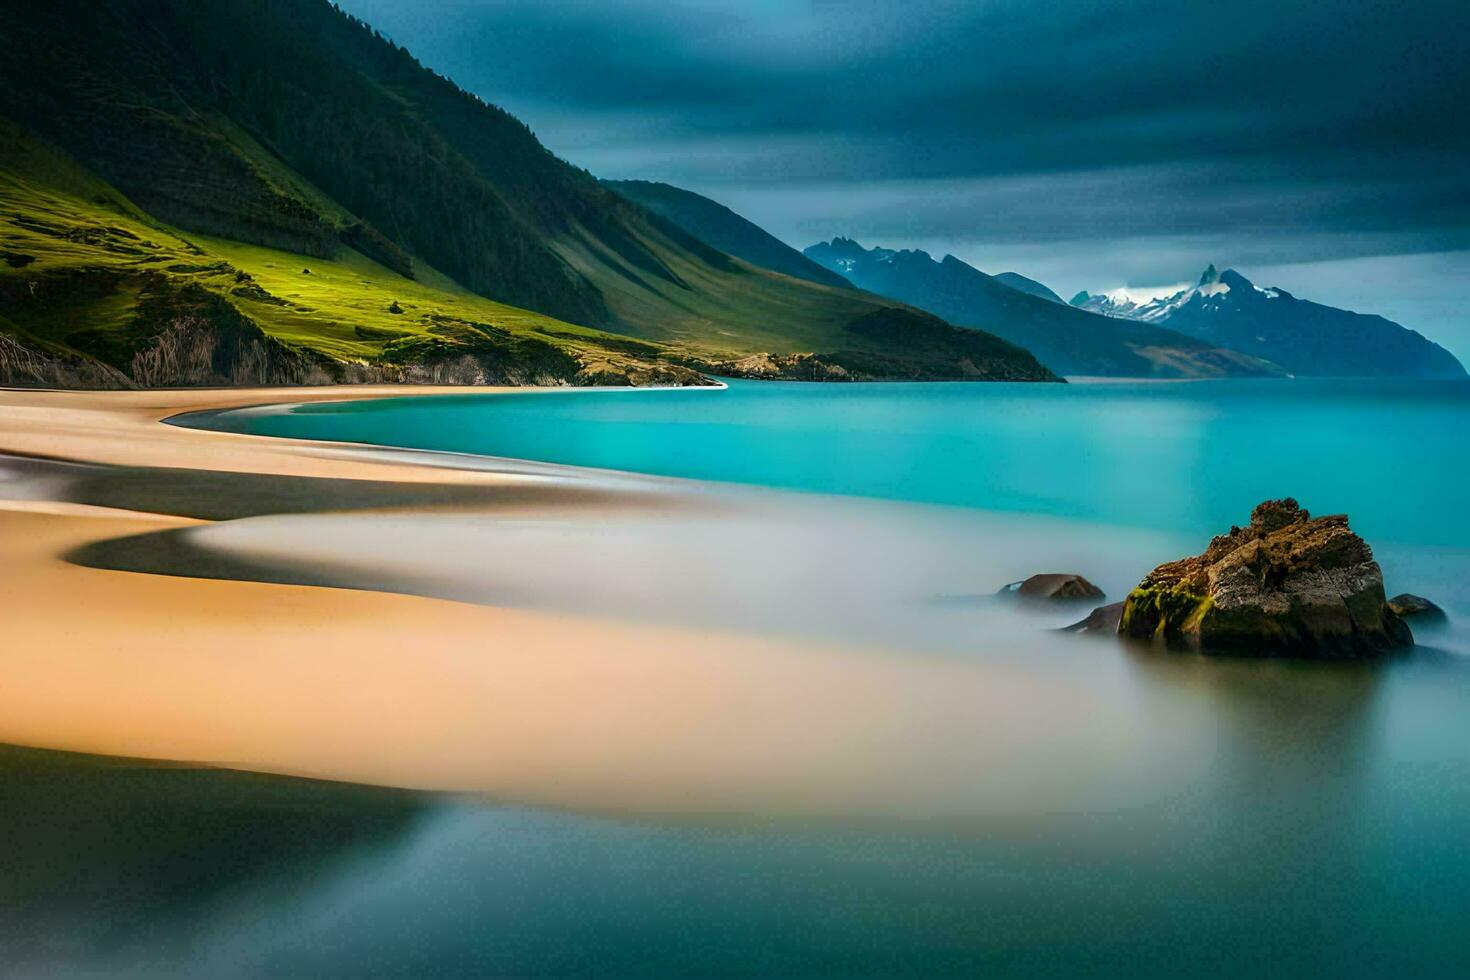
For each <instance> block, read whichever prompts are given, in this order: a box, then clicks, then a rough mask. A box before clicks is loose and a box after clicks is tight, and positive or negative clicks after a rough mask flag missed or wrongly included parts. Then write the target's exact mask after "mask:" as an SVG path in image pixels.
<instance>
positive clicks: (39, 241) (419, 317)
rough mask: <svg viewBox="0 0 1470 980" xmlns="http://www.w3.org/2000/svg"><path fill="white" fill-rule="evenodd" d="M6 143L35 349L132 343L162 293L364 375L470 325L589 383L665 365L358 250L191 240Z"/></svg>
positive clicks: (12, 244) (5, 177)
mask: <svg viewBox="0 0 1470 980" xmlns="http://www.w3.org/2000/svg"><path fill="white" fill-rule="evenodd" d="M3 135H5V136H6V138H7V140H6V146H7V149H6V151H5V152H4V154H3V155H0V164H3V165H4V168H3V170H0V253H3V254H4V255H5V256H9V257H14V262H3V263H0V294H3V295H4V296H5V297H7V298H8V299H9V301H8V302H6V303H5V304H4V307H3V310H4V318H3V320H0V327H8V328H9V331H8V332H10V333H12V334H14V335H17V336H19V337H21V338H22V339H23V341H24V342H27V343H29V344H30V345H31V346H32V347H36V346H39V347H41V348H43V349H44V350H46V351H48V352H52V353H61V354H68V355H80V354H83V353H88V352H90V353H95V348H96V343H95V341H96V337H97V335H99V334H100V335H111V336H115V337H119V338H121V337H123V336H124V335H125V334H127V332H128V331H129V330H130V329H131V328H132V326H133V324H134V323H135V321H136V319H137V317H138V315H139V301H140V297H141V295H142V294H143V293H144V291H145V290H149V289H153V288H156V287H157V286H158V284H160V283H161V284H166V285H168V286H172V287H180V286H185V285H197V286H199V287H201V288H203V289H206V290H208V291H209V292H211V293H213V294H216V295H218V296H220V297H223V298H225V299H226V300H227V302H229V303H230V304H231V305H232V306H233V307H234V308H235V309H237V310H238V311H239V312H240V313H242V314H244V315H245V316H246V317H248V318H249V319H250V320H251V321H253V322H254V323H255V324H257V325H258V326H259V327H260V328H261V329H262V330H263V331H264V332H265V333H266V334H267V335H269V336H271V337H274V338H276V339H277V340H280V341H282V342H283V343H285V344H287V345H288V346H291V347H294V348H304V349H310V350H313V351H319V352H321V353H323V354H326V355H328V356H329V357H332V358H335V359H339V360H343V361H350V362H361V363H364V364H372V363H375V362H380V361H384V360H385V358H386V359H389V360H391V358H392V354H393V351H394V350H395V349H398V350H402V349H403V348H404V347H405V345H409V346H410V347H411V345H413V344H414V343H416V342H420V343H421V342H429V343H434V344H443V343H446V342H452V341H453V340H454V339H455V337H456V335H457V334H458V333H460V332H462V331H464V330H465V329H466V325H473V324H479V325H486V326H489V327H492V328H494V329H495V330H496V331H504V332H505V333H506V334H507V335H509V338H510V339H511V340H520V339H525V340H531V341H546V342H548V343H551V344H553V345H555V346H556V347H558V348H560V349H562V350H565V351H568V352H569V353H571V354H572V355H573V356H575V357H577V358H578V359H579V360H580V361H581V362H582V365H583V367H584V369H585V370H587V371H588V372H590V373H596V372H598V371H600V370H603V369H607V370H611V371H623V372H626V371H628V370H629V369H633V370H635V371H636V370H638V369H640V368H641V367H644V366H645V365H653V364H656V362H657V361H658V360H659V358H660V356H661V355H664V354H666V352H664V351H661V350H660V349H658V348H656V347H654V346H653V345H643V349H641V350H640V349H639V347H638V345H636V344H633V343H630V342H629V341H628V340H627V339H626V338H621V337H614V336H612V335H609V334H606V333H604V332H602V331H598V330H592V329H588V328H585V327H580V326H577V325H574V324H570V323H565V322H563V321H560V320H557V319H555V318H553V317H548V316H544V315H542V314H538V313H532V312H528V311H526V310H521V309H518V308H516V307H513V306H508V305H506V304H503V303H497V302H495V301H493V300H489V299H486V298H484V297H482V296H478V295H476V294H474V293H471V292H469V291H467V290H465V289H462V288H460V287H459V286H457V285H455V284H454V283H453V282H452V281H450V280H448V279H447V278H445V277H443V276H441V275H439V274H437V273H435V272H433V270H430V269H427V268H423V267H421V268H420V271H419V273H418V278H417V279H416V280H411V279H407V278H404V277H403V276H401V275H399V274H397V273H395V272H393V271H392V270H390V269H387V268H385V267H384V266H382V265H380V264H378V263H376V262H374V261H372V260H371V259H369V258H367V257H365V256H363V255H361V254H359V253H357V252H355V251H352V250H351V249H346V248H342V249H340V250H339V253H338V256H337V257H336V258H333V259H325V258H319V257H313V256H304V255H301V254H299V253H293V252H285V251H281V250H278V249H271V248H266V247H263V246H258V245H249V244H245V243H242V242H237V241H230V240H227V239H220V238H213V237H209V236H203V235H196V234H186V233H183V232H180V231H178V230H177V229H172V228H170V227H169V226H167V225H165V224H162V223H161V222H157V221H154V220H152V219H151V218H149V217H148V216H147V215H145V214H143V213H142V212H140V211H138V209H136V208H135V207H133V206H132V205H131V204H130V203H129V202H128V201H127V200H126V199H125V198H123V197H122V196H121V195H120V194H118V193H117V192H116V191H114V190H112V189H111V188H110V187H108V186H107V185H106V184H105V183H104V182H102V181H100V180H99V179H97V178H96V177H94V176H92V175H89V174H88V173H86V171H84V170H82V169H81V168H80V167H77V166H76V165H75V164H73V163H71V162H70V161H68V160H67V159H66V158H65V156H64V154H60V153H59V152H57V151H55V150H54V149H52V148H49V147H47V146H46V145H45V144H44V143H41V142H40V141H36V140H31V139H26V138H25V137H24V135H23V134H21V133H20V132H19V131H18V130H16V129H15V128H14V127H8V128H6V129H5V130H4V132H3ZM40 174H44V175H45V176H44V177H42V176H39V175H40ZM42 181H44V183H43V182H42ZM305 269H310V273H309V274H307V273H305V272H304V271H303V270H305ZM33 286H34V287H38V288H33ZM395 307H396V309H397V310H400V311H401V312H393V309H394V308H395ZM84 338H92V339H93V343H91V344H83V343H81V340H82V339H84ZM395 345H396V348H395ZM114 366H117V367H120V368H121V367H123V365H122V364H114Z"/></svg>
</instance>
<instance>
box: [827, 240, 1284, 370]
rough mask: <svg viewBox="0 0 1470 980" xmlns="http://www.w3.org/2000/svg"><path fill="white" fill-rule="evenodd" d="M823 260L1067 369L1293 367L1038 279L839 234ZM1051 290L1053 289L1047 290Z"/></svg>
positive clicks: (880, 290)
mask: <svg viewBox="0 0 1470 980" xmlns="http://www.w3.org/2000/svg"><path fill="white" fill-rule="evenodd" d="M804 254H805V255H806V256H807V257H808V258H810V259H812V260H813V261H815V262H817V263H819V264H821V265H823V266H825V267H826V268H828V269H831V270H832V271H834V272H837V273H839V274H841V275H842V276H844V277H845V278H846V279H847V280H848V281H849V282H851V283H853V284H854V285H856V286H858V287H860V288H862V289H866V290H869V291H870V292H873V293H877V294H879V295H882V296H888V297H891V298H893V299H896V300H901V301H902V302H905V303H909V304H911V305H913V306H917V307H919V308H920V309H924V310H928V311H929V312H931V313H934V314H937V315H938V316H941V317H943V318H944V319H946V320H948V321H950V322H951V323H955V324H959V325H960V326H966V327H974V328H976V329H981V330H986V331H989V332H991V333H994V334H996V335H997V336H1000V337H1004V338H1005V339H1006V340H1009V341H1010V342H1011V343H1013V344H1019V345H1020V346H1022V347H1025V348H1026V349H1027V350H1030V351H1032V352H1033V353H1034V354H1036V356H1037V357H1038V358H1040V359H1041V361H1042V363H1043V364H1046V365H1047V366H1048V367H1050V368H1051V369H1052V370H1054V371H1057V372H1058V373H1061V374H1070V375H1104V376H1108V375H1110V376H1122V377H1169V378H1178V377H1191V378H1213V377H1242V376H1249V377H1261V376H1279V375H1281V374H1284V373H1285V372H1284V371H1283V370H1282V369H1281V368H1279V367H1277V366H1276V365H1275V364H1273V363H1271V362H1270V361H1268V360H1265V359H1263V358H1259V357H1254V356H1251V355H1248V354H1243V353H1240V352H1238V351H1236V350H1232V349H1230V348H1228V347H1225V346H1222V345H1218V344H1213V343H1209V342H1207V341H1202V340H1199V339H1197V338H1194V337H1190V336H1187V335H1185V334H1182V333H1179V332H1177V331H1174V330H1170V329H1167V328H1165V327H1161V326H1156V325H1154V324H1151V323H1144V322H1135V321H1132V320H1124V319H1118V318H1114V317H1104V316H1098V315H1096V314H1094V313H1090V312H1087V311H1084V310H1079V309H1075V308H1073V307H1070V306H1067V305H1066V304H1064V303H1061V302H1060V300H1059V298H1058V297H1057V296H1056V294H1055V293H1052V292H1051V290H1049V289H1046V287H1044V286H1042V285H1041V284H1040V283H1036V282H1034V281H1032V280H1024V283H1022V284H1023V285H1029V288H1027V289H1025V290H1022V289H1019V288H1016V287H1015V286H1013V285H1010V284H1008V283H1016V282H1017V281H1018V280H1022V279H1024V277H1020V276H1016V275H1015V274H1014V273H1012V274H1011V275H1010V276H1009V277H1008V280H1007V281H1003V280H1001V279H1000V278H999V277H996V276H989V275H986V274H985V273H984V272H981V271H980V270H979V269H976V268H974V267H973V266H970V265H967V264H966V263H964V262H962V261H960V260H959V259H957V258H955V257H954V256H953V255H946V256H945V257H944V258H943V260H935V259H934V258H933V257H932V256H930V255H929V253H927V252H923V251H911V250H905V251H895V250H893V249H887V248H871V249H869V248H864V247H863V246H862V245H860V244H858V243H857V242H856V241H853V240H852V239H850V238H834V239H832V241H830V242H821V243H819V244H816V245H813V246H811V247H810V248H807V249H806V250H805V252H804ZM1038 290H1044V291H1045V292H1044V295H1038V294H1037V291H1038Z"/></svg>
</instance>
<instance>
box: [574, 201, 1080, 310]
mask: <svg viewBox="0 0 1470 980" xmlns="http://www.w3.org/2000/svg"><path fill="white" fill-rule="evenodd" d="M602 183H603V186H605V187H611V188H612V189H613V190H614V191H616V192H617V193H618V194H620V195H622V196H623V197H625V198H627V199H628V200H630V201H632V202H633V203H635V204H640V205H642V206H643V207H645V208H647V209H648V210H650V211H652V212H653V213H654V214H656V215H658V216H659V217H661V218H664V219H666V220H667V221H669V222H670V223H671V224H673V225H675V226H676V227H678V228H681V229H683V230H684V231H686V232H688V233H689V234H690V235H693V236H694V237H695V238H697V239H699V240H700V241H702V242H704V243H705V244H706V245H712V246H714V247H715V248H717V249H719V250H720V251H721V252H724V253H725V254H727V255H733V256H735V257H736V258H738V259H744V260H745V261H747V262H749V263H750V264H751V265H759V266H764V267H765V268H767V269H772V270H775V271H776V272H784V273H785V274H786V275H788V276H795V277H796V278H798V279H806V280H809V281H811V282H817V283H821V284H822V285H824V286H837V287H839V288H846V287H850V286H851V285H852V284H851V283H850V282H848V281H847V280H846V279H844V278H842V277H841V276H839V275H838V274H837V273H835V272H832V271H831V270H830V269H826V268H823V267H822V266H820V265H818V264H817V263H815V262H813V261H812V260H811V259H809V258H807V257H806V256H805V255H802V254H801V253H800V252H798V251H797V250H796V249H794V248H792V247H791V246H790V245H787V244H786V243H785V242H783V241H781V239H779V238H777V237H776V236H775V235H772V234H771V233H770V232H768V231H766V230H765V229H764V228H761V227H760V226H759V225H756V224H754V223H753V222H751V221H748V220H746V219H745V218H742V217H741V216H740V215H738V214H736V213H735V212H734V211H731V210H730V209H729V208H727V207H725V206H724V205H723V204H720V203H719V202H717V201H712V200H710V199H709V198H707V197H703V196H702V195H699V194H696V193H694V192H693V191H686V190H684V189H683V188H680V187H674V186H673V185H672V184H661V183H659V182H657V181H652V180H604V181H603V182H602ZM1058 302H1060V301H1058Z"/></svg>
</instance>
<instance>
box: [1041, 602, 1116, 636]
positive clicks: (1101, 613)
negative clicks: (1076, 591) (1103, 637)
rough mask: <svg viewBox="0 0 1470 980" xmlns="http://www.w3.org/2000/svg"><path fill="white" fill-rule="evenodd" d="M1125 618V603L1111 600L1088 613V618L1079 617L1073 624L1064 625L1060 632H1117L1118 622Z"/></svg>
mask: <svg viewBox="0 0 1470 980" xmlns="http://www.w3.org/2000/svg"><path fill="white" fill-rule="evenodd" d="M1122 619H1123V603H1121V602H1110V603H1108V604H1107V605H1106V606H1098V607H1097V608H1096V609H1094V610H1093V611H1092V612H1090V613H1088V614H1087V618H1086V619H1079V620H1078V621H1077V622H1075V623H1073V624H1072V625H1071V626H1063V627H1062V628H1061V629H1059V630H1058V631H1057V632H1059V633H1116V632H1118V623H1119V622H1121V621H1122Z"/></svg>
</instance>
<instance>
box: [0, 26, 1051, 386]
mask: <svg viewBox="0 0 1470 980" xmlns="http://www.w3.org/2000/svg"><path fill="white" fill-rule="evenodd" d="M0 120H4V125H5V132H6V136H7V138H6V148H5V150H4V151H3V159H0V177H3V181H0V249H4V250H5V251H6V252H7V254H13V255H14V256H16V257H17V258H15V259H14V260H13V261H11V260H9V259H7V261H6V263H5V264H4V265H0V335H3V337H5V338H7V339H5V341H4V344H3V345H0V370H4V371H7V372H8V375H7V377H9V378H11V379H12V382H13V383H76V384H81V383H113V384H124V383H133V384H160V383H174V384H189V383H224V382H226V381H228V382H243V381H247V380H249V381H257V382H261V383H280V382H295V381H299V380H306V379H315V380H322V379H325V378H330V379H334V380H373V379H378V378H385V379H392V378H403V379H407V380H412V379H421V380H444V381H492V380H508V381H521V380H533V379H539V380H544V381H551V380H555V381H564V382H578V383H587V382H589V381H596V380H602V381H608V382H615V383H644V382H647V381H668V382H682V381H692V380H696V375H695V372H697V371H725V372H732V373H743V372H750V373H755V374H759V375H768V374H777V375H785V376H801V377H806V376H818V374H819V373H820V372H817V371H815V370H813V369H812V365H813V364H819V365H823V366H824V367H823V371H826V370H827V369H828V368H830V369H832V370H831V371H830V372H829V373H827V374H823V375H822V376H832V377H844V376H845V377H903V378H946V377H975V378H991V377H995V378H1018V379H1049V378H1051V377H1052V376H1051V374H1050V372H1048V371H1047V370H1046V369H1045V368H1043V367H1041V366H1040V365H1039V364H1038V363H1037V362H1036V361H1035V359H1034V358H1032V357H1031V356H1030V355H1029V354H1027V353H1026V352H1025V351H1022V350H1020V349H1018V348H1015V347H1012V346H1010V345H1008V344H1005V343H1004V342H1002V341H999V340H997V339H995V338H992V337H988V336H987V335H984V334H980V333H978V332H976V331H960V330H957V329H955V328H952V327H949V326H948V325H947V324H942V323H941V322H940V321H932V322H930V320H928V319H922V318H910V319H906V320H904V322H911V323H912V324H913V326H914V330H915V333H914V334H913V335H912V336H910V335H909V334H908V333H907V332H906V331H904V330H898V331H893V330H885V331H876V332H875V331H873V330H871V329H865V328H864V327H862V326H856V327H855V326H854V324H858V323H860V321H861V322H870V321H865V320H864V318H865V317H869V316H870V315H871V314H874V313H876V312H879V311H882V310H885V309H890V308H892V307H894V306H895V304H894V303H893V302H892V301H885V300H881V299H879V298H877V297H873V296H869V295H866V294H862V293H858V292H856V291H853V290H847V289H839V288H834V287H829V286H823V285H818V284H815V283H811V282H806V281H802V280H799V279H793V278H791V277H788V276H784V275H780V274H778V273H775V272H772V271H770V270H768V269H764V268H761V267H758V266H755V265H751V264H748V263H746V262H743V261H741V260H738V259H735V258H732V257H730V256H729V255H726V254H724V253H723V252H719V251H716V250H715V249H714V248H712V247H710V246H709V245H706V244H704V243H702V242H700V241H698V240H697V239H695V238H693V237H691V236H690V235H688V234H687V233H686V232H684V231H682V230H680V229H679V228H677V227H675V226H674V225H673V224H671V223H669V222H667V221H665V220H664V219H662V218H659V217H658V216H656V215H654V214H652V213H650V212H648V211H646V210H645V209H643V208H642V207H640V206H638V205H636V204H634V203H632V202H630V201H627V200H625V199H624V198H622V197H620V196H618V195H617V194H614V193H613V192H611V191H610V190H608V189H607V188H605V187H603V186H602V185H600V184H599V183H598V181H597V180H596V179H595V178H593V177H592V176H591V175H590V174H588V173H586V172H585V171H582V170H579V169H577V168H575V167H572V166H570V165H568V164H566V163H565V162H563V161H561V160H559V159H557V158H556V157H555V156H553V155H552V154H551V153H550V152H548V151H547V150H546V149H545V148H544V147H543V146H541V144H540V143H539V142H537V140H536V139H535V137H534V136H533V135H532V133H531V132H530V130H529V129H527V127H526V126H525V125H524V124H522V123H521V122H520V121H518V120H516V119H514V118H513V117H511V116H510V115H508V114H506V113H505V112H503V111H501V110H499V109H497V108H495V107H493V106H490V105H488V104H486V103H484V102H482V101H481V100H479V99H478V98H475V97H474V96H471V95H469V94H467V93H465V92H463V91H461V90H460V89H458V88H457V87H455V86H454V85H453V84H452V83H451V82H450V81H448V80H447V79H444V78H442V77H440V76H438V75H436V74H434V73H433V72H431V71H429V70H427V69H426V68H424V67H423V66H421V65H420V64H419V63H418V62H417V61H416V60H415V59H414V58H413V57H412V56H411V55H410V54H409V53H408V52H407V51H405V50H403V49H401V48H398V47H396V46H394V45H393V44H391V43H390V42H388V41H387V40H386V39H384V38H382V37H381V36H380V35H377V34H376V33H374V32H373V31H372V30H371V29H370V28H368V27H367V26H366V25H365V24H362V23H361V22H359V21H357V20H354V19H353V18H351V17H349V16H347V15H345V14H343V13H342V12H340V11H338V10H337V9H336V8H335V7H333V6H331V5H330V4H328V3H326V2H325V0H48V2H47V3H44V4H42V3H36V4H20V5H12V6H11V7H10V8H9V9H8V10H7V11H6V16H5V18H4V19H3V21H0ZM305 270H310V271H309V272H308V271H305ZM528 310H535V311H537V312H536V313H530V312H526V311H528ZM900 319H903V318H900ZM574 324H575V325H574ZM936 324H938V326H936ZM615 335H616V336H615ZM191 338H192V339H191ZM201 338H202V339H201ZM977 345H979V346H981V347H984V348H985V356H983V357H979V358H978V360H977V353H976V347H977ZM174 348H178V349H177V350H175V349H174ZM165 351H168V352H169V353H168V354H167V356H165V353H164V352H165ZM184 351H187V352H188V357H187V358H184V360H187V361H188V367H187V369H183V368H180V367H179V364H181V363H182V361H181V360H180V359H181V358H183V357H184V354H183V353H182V352H184ZM751 357H756V360H755V361H751V360H750V358H751ZM139 358H142V360H139ZM150 358H151V359H152V360H150ZM152 361H159V362H160V363H162V364H165V365H173V367H172V368H167V367H156V366H153V365H152ZM206 361H207V362H208V365H207V367H206V365H205V362H206ZM742 365H744V366H742ZM170 371H172V373H171V374H170ZM140 372H141V373H140ZM48 378H49V379H50V380H49V381H48V380H47V379H48Z"/></svg>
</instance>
